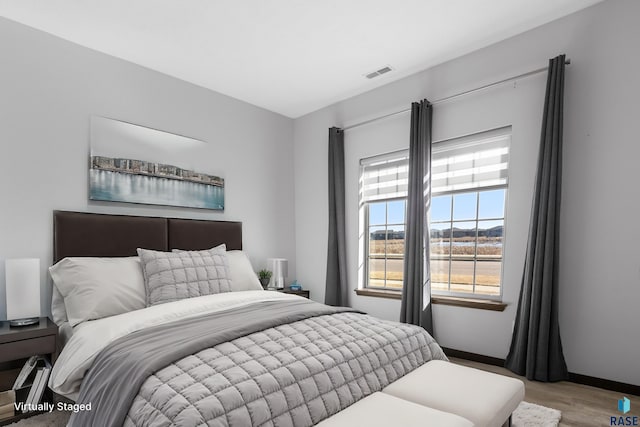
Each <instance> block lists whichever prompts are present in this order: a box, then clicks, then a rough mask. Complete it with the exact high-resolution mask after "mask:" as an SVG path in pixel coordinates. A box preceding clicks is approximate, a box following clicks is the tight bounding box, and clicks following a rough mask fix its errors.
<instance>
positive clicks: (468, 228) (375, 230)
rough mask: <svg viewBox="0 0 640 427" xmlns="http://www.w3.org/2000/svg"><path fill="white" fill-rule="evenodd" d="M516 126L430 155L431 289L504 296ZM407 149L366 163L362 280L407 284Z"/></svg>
mask: <svg viewBox="0 0 640 427" xmlns="http://www.w3.org/2000/svg"><path fill="white" fill-rule="evenodd" d="M510 135H511V129H510V128H503V129H498V130H494V131H489V132H483V133H480V134H474V135H471V136H468V137H463V138H456V139H453V140H448V141H443V142H439V143H435V144H434V146H433V150H432V151H433V153H432V167H431V172H432V182H431V183H432V189H431V192H432V197H431V206H430V209H429V213H430V227H431V230H430V242H429V245H430V271H431V286H432V293H433V294H438V295H453V296H473V297H477V298H489V299H496V298H499V297H500V296H501V294H502V290H501V281H502V259H503V247H504V235H505V232H504V230H505V203H506V197H507V185H508V158H509V144H510V139H511V137H510ZM407 175H408V153H407V151H402V152H396V153H391V154H388V155H385V156H378V157H374V158H369V159H363V160H362V161H361V182H360V199H361V206H362V208H363V209H362V212H363V215H362V216H361V220H363V225H364V230H362V233H361V235H363V236H364V239H363V240H364V244H363V247H364V254H365V257H364V259H363V260H362V261H363V264H364V269H363V270H364V272H365V274H364V276H365V280H364V284H365V286H367V287H371V288H383V289H401V288H402V271H403V267H404V233H405V219H404V218H405V216H406V215H405V214H406V196H407Z"/></svg>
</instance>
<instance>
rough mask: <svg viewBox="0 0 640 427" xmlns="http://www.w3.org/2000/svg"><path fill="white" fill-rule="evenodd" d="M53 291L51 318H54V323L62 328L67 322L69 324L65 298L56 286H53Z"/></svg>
mask: <svg viewBox="0 0 640 427" xmlns="http://www.w3.org/2000/svg"><path fill="white" fill-rule="evenodd" d="M52 287H53V289H52V290H51V316H52V317H53V323H55V324H56V325H58V326H60V325H62V324H63V323H65V322H68V321H69V319H67V308H66V307H65V306H64V298H63V296H62V294H61V293H60V291H59V290H58V287H57V286H56V284H55V283H54V284H53V286H52Z"/></svg>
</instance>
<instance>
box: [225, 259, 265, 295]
mask: <svg viewBox="0 0 640 427" xmlns="http://www.w3.org/2000/svg"><path fill="white" fill-rule="evenodd" d="M227 260H229V270H230V273H231V290H232V291H233V292H235V291H261V290H262V285H260V281H259V280H258V276H257V275H256V273H255V271H253V267H252V266H251V261H249V258H248V257H247V255H246V254H245V253H244V252H242V251H227Z"/></svg>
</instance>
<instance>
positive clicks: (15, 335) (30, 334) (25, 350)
mask: <svg viewBox="0 0 640 427" xmlns="http://www.w3.org/2000/svg"><path fill="white" fill-rule="evenodd" d="M57 339H58V326H56V324H55V323H53V322H52V321H51V320H49V319H48V318H46V317H41V318H40V322H39V323H37V324H35V325H30V326H23V327H10V326H9V322H1V323H0V391H2V390H8V389H10V388H11V387H12V386H13V382H14V381H15V379H16V377H17V376H18V373H19V372H20V369H21V368H22V365H23V364H24V361H25V359H27V358H28V357H30V356H35V355H46V356H49V359H50V361H51V364H52V365H53V363H54V362H55V360H56V357H57V351H56V349H57V342H56V341H57ZM51 399H52V392H51V391H50V390H47V391H45V395H44V397H43V400H48V401H49V402H51ZM36 414H38V412H27V413H24V414H20V413H18V414H16V415H15V416H14V417H12V418H7V419H4V420H1V421H0V426H2V425H6V424H11V423H14V422H16V421H18V420H21V419H23V418H27V417H30V416H32V415H36Z"/></svg>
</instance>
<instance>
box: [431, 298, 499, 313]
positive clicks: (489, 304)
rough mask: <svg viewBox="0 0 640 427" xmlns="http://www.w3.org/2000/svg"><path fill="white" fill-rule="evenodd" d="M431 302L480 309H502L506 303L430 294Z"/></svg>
mask: <svg viewBox="0 0 640 427" xmlns="http://www.w3.org/2000/svg"><path fill="white" fill-rule="evenodd" d="M431 302H432V303H433V304H442V305H454V306H456V307H467V308H478V309H480V310H492V311H504V309H505V308H507V304H506V303H504V302H500V301H491V300H486V299H475V298H462V297H449V296H443V295H432V296H431Z"/></svg>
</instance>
